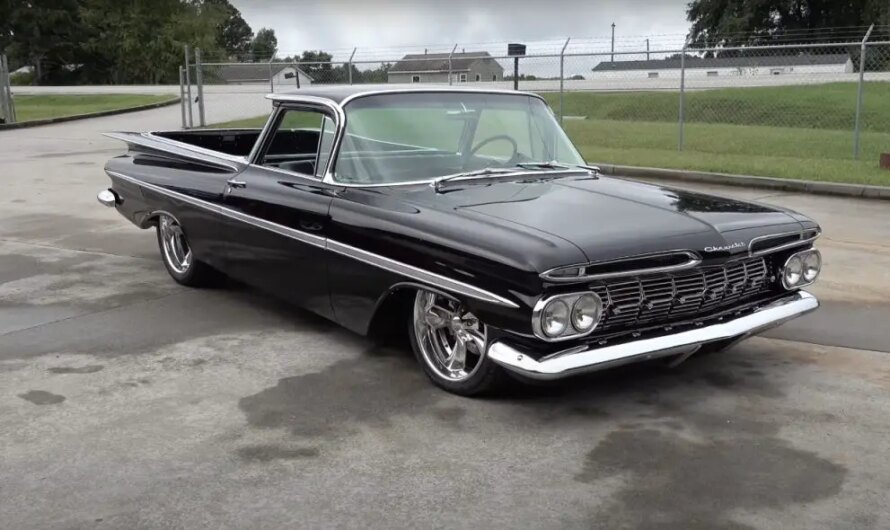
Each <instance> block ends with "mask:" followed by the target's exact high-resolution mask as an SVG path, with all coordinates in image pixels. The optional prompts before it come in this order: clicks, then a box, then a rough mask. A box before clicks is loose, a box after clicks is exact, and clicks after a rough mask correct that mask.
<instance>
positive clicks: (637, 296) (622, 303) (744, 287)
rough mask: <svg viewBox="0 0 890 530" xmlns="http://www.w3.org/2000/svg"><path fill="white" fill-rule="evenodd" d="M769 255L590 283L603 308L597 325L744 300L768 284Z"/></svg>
mask: <svg viewBox="0 0 890 530" xmlns="http://www.w3.org/2000/svg"><path fill="white" fill-rule="evenodd" d="M769 259H770V258H769V257H760V258H753V259H746V260H739V261H733V262H730V263H727V264H726V265H723V266H718V267H704V268H699V269H695V270H692V271H684V272H678V273H675V274H669V275H659V276H650V277H638V278H632V279H625V278H621V279H616V280H612V281H603V282H600V283H596V284H593V285H592V286H591V289H592V290H593V291H594V292H595V293H596V294H598V295H599V297H600V298H601V299H602V300H603V305H604V306H605V311H604V314H603V320H602V322H601V323H600V325H599V327H598V328H597V330H598V331H609V330H611V331H615V330H618V329H626V328H630V329H632V328H634V327H636V326H637V325H638V324H651V323H654V322H664V323H670V322H676V321H680V320H686V319H690V318H694V317H696V316H698V315H706V314H708V313H711V312H714V311H716V310H720V309H725V308H727V307H731V306H732V305H734V304H736V303H739V302H742V301H746V300H748V299H750V298H752V297H754V296H756V295H757V294H760V293H763V292H765V291H767V290H768V289H769V285H770V281H769V280H770V278H769V276H770V263H769Z"/></svg>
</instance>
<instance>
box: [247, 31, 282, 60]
mask: <svg viewBox="0 0 890 530" xmlns="http://www.w3.org/2000/svg"><path fill="white" fill-rule="evenodd" d="M277 49H278V39H277V38H276V37H275V30H273V29H269V28H262V29H261V30H259V31H257V32H256V37H254V38H253V40H252V41H251V42H250V54H251V56H252V57H253V60H254V61H256V62H267V61H269V59H271V58H272V57H274V56H275V50H277Z"/></svg>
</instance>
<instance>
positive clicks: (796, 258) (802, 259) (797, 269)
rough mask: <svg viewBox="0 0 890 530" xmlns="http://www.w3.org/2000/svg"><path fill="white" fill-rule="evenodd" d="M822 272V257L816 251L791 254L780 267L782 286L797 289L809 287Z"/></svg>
mask: <svg viewBox="0 0 890 530" xmlns="http://www.w3.org/2000/svg"><path fill="white" fill-rule="evenodd" d="M821 270H822V255H821V254H820V253H819V251H818V250H804V251H803V252H798V253H797V254H793V255H792V256H791V257H790V258H788V261H786V262H785V266H784V267H782V286H783V287H784V288H785V289H789V290H790V289H797V288H798V287H805V286H807V285H810V284H811V283H813V282H814V281H816V278H818V277H819V272H820V271H821Z"/></svg>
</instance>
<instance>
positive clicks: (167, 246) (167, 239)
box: [158, 214, 222, 287]
mask: <svg viewBox="0 0 890 530" xmlns="http://www.w3.org/2000/svg"><path fill="white" fill-rule="evenodd" d="M158 247H159V248H160V250H161V259H162V260H163V261H164V267H165V268H166V269H167V272H168V273H170V276H171V277H172V278H173V279H174V280H176V282H177V283H180V284H182V285H187V286H189V287H203V286H208V285H215V284H216V283H218V282H219V280H220V279H221V277H222V275H221V274H220V273H219V272H217V271H216V269H214V268H212V267H210V266H209V265H207V264H206V263H204V262H202V261H198V260H196V259H195V257H194V255H193V254H192V248H191V246H189V243H188V239H187V238H186V237H185V232H183V230H182V226H181V225H180V224H179V221H178V220H176V218H175V217H173V216H172V215H168V214H160V215H159V216H158Z"/></svg>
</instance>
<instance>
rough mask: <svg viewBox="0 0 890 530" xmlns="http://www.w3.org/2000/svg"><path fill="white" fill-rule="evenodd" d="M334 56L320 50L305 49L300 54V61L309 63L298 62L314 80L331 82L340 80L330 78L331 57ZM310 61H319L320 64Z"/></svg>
mask: <svg viewBox="0 0 890 530" xmlns="http://www.w3.org/2000/svg"><path fill="white" fill-rule="evenodd" d="M333 58H334V56H333V55H331V54H330V53H327V52H323V51H321V50H305V51H304V52H303V55H301V56H300V61H299V62H300V63H310V64H300V68H301V69H302V70H303V71H304V72H306V73H307V74H309V77H311V78H312V79H314V80H317V81H318V82H320V83H331V82H335V81H337V82H339V81H340V80H339V79H337V80H334V79H332V75H331V70H332V68H333V65H332V64H331V59H333ZM311 63H321V64H311ZM344 73H345V75H346V76H347V77H348V75H349V74H348V73H346V70H345V69H344Z"/></svg>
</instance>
